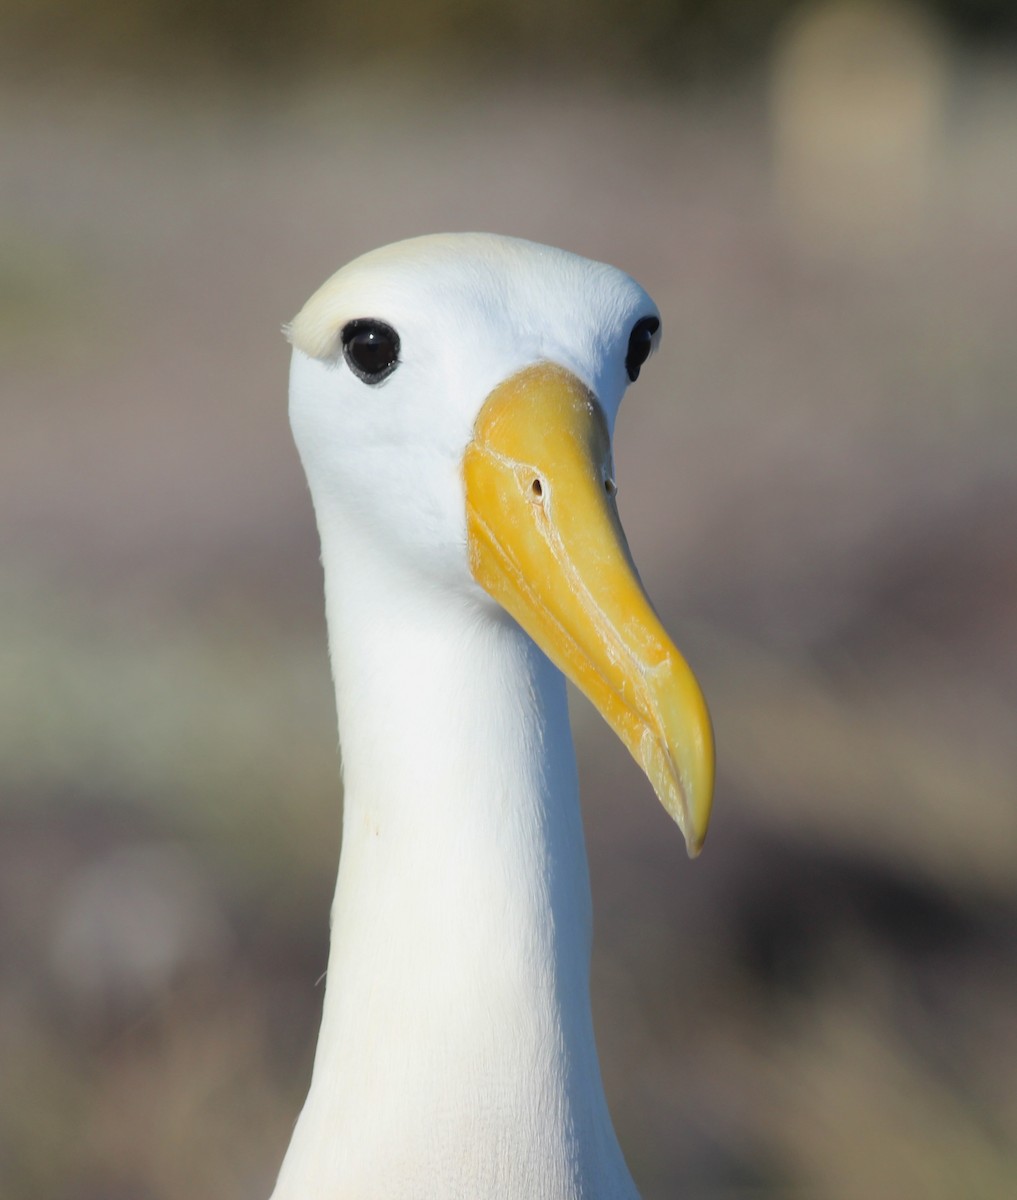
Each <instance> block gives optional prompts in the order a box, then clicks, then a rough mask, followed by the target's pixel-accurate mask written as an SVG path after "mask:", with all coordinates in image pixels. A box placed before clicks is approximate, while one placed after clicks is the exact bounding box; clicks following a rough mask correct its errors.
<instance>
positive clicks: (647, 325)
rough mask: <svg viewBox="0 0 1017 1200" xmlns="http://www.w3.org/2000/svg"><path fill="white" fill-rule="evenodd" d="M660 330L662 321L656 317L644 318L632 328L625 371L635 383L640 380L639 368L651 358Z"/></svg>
mask: <svg viewBox="0 0 1017 1200" xmlns="http://www.w3.org/2000/svg"><path fill="white" fill-rule="evenodd" d="M659 328H660V321H659V320H658V319H657V318H656V317H643V318H642V319H641V320H639V321H637V322H636V323H635V325H633V327H632V332H631V333H630V334H629V350H628V353H627V354H626V355H625V370H626V371H627V372H628V376H629V379H630V380H631V381H632V382H633V383H635V381H636V380H637V379H638V378H639V368H640V367H641V366H642V365H643V363H644V362H646V360H647V359H648V358H649V357H650V351H651V349H652V348H653V335H654V334H655V333H656V332H657V330H658V329H659Z"/></svg>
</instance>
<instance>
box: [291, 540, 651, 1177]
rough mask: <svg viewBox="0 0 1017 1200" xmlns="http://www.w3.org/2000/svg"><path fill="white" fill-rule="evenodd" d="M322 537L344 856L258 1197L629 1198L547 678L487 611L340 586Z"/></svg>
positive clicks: (369, 575) (361, 585)
mask: <svg viewBox="0 0 1017 1200" xmlns="http://www.w3.org/2000/svg"><path fill="white" fill-rule="evenodd" d="M322 534H323V547H324V556H323V557H324V562H325V567H326V594H327V603H328V617H329V628H330V641H331V649H332V658H333V670H334V674H335V679H336V696H337V705H338V710H339V723H340V739H341V744H342V754H343V775H344V784H345V797H344V816H343V846H342V854H341V859H340V867H339V877H338V882H337V887H336V894H335V901H334V906H333V912H332V940H331V949H330V954H329V964H328V975H327V982H326V990H325V1000H324V1011H323V1017H322V1027H321V1035H320V1039H319V1043H318V1050H317V1054H316V1058H315V1065H314V1073H313V1079H312V1083H311V1088H310V1093H309V1095H308V1099H307V1103H306V1105H305V1108H304V1111H303V1113H302V1114H301V1117H300V1121H299V1123H298V1126H297V1129H296V1132H295V1134H294V1138H293V1141H292V1143H291V1146H290V1150H289V1152H288V1154H287V1157H286V1161H285V1163H284V1165H283V1170H282V1173H281V1175H280V1179H279V1183H278V1185H277V1189H276V1192H275V1200H290V1198H291V1197H292V1198H294V1200H295V1198H296V1197H298V1196H300V1197H301V1198H302V1200H303V1198H306V1196H308V1195H311V1194H314V1195H315V1196H321V1197H323V1198H328V1197H332V1196H335V1197H336V1198H337V1200H338V1197H340V1196H342V1197H345V1196H355V1197H357V1198H358V1200H362V1198H365V1197H374V1196H377V1197H386V1198H392V1197H400V1196H406V1197H410V1196H412V1197H414V1198H415V1200H422V1198H424V1197H430V1196H433V1197H435V1198H436V1200H437V1198H438V1197H441V1198H442V1200H448V1198H449V1197H458V1196H462V1197H464V1198H465V1197H475V1198H478V1200H479V1198H494V1197H510V1196H511V1197H518V1196H523V1195H527V1196H541V1197H546V1198H547V1200H559V1198H560V1200H565V1198H566V1197H567V1198H569V1200H577V1198H579V1197H593V1196H605V1197H607V1196H610V1197H612V1198H615V1197H628V1196H635V1192H634V1189H633V1188H632V1185H631V1180H630V1178H629V1176H628V1172H627V1170H626V1168H625V1165H624V1162H623V1160H622V1158H621V1154H620V1151H619V1150H618V1147H617V1142H616V1140H615V1137H614V1133H613V1130H612V1128H611V1124H610V1118H609V1117H608V1114H607V1108H606V1103H605V1101H604V1096H603V1089H602V1085H601V1081H600V1073H599V1066H598V1063H597V1056H596V1049H595V1046H594V1039H593V1030H592V1021H591V1016H590V1002H589V953H590V898H589V883H588V877H587V865H586V855H585V849H584V844H583V835H582V826H581V821H580V815H579V806H578V789H577V782H576V773H575V759H574V754H573V750H572V742H571V736H570V733H569V727H568V713H567V706H566V697H565V688H564V683H563V681H562V679H561V676H560V675H559V673H558V672H557V671H556V670H555V669H554V668H553V667H552V666H551V665H550V664H549V663H548V662H547V660H546V659H545V658H544V656H543V655H542V654H541V653H540V652H539V651H538V650H537V649H536V647H535V646H534V645H533V643H532V642H531V641H530V640H529V638H528V637H527V636H526V635H525V634H523V633H522V631H521V630H520V629H519V628H518V626H516V625H515V623H514V622H513V621H511V619H509V618H507V617H504V616H502V615H500V614H498V613H497V612H496V611H495V610H494V608H493V606H490V605H487V606H485V605H478V603H477V602H476V601H475V600H474V599H472V598H470V597H462V598H460V599H459V600H458V601H457V600H455V599H454V598H452V597H450V596H448V595H444V594H442V593H440V592H437V591H435V592H431V591H429V590H428V589H426V588H421V587H419V586H418V587H408V586H405V583H406V581H399V582H400V583H401V585H399V586H397V585H396V583H397V581H394V580H392V579H390V578H387V571H386V569H384V568H383V566H382V564H379V563H376V562H374V561H373V560H372V559H371V558H370V556H369V555H368V554H366V553H365V554H363V555H362V557H361V558H360V560H359V561H358V562H357V567H356V570H350V569H346V570H342V569H340V568H341V564H348V563H349V562H350V558H349V554H350V552H351V550H352V547H350V545H349V542H348V540H347V541H345V542H344V544H343V546H342V550H343V553H342V557H341V558H340V554H339V550H340V547H339V546H337V545H335V544H333V543H332V542H330V538H329V536H328V531H327V530H326V529H324V528H323V529H322ZM354 552H355V551H354ZM312 1182H313V1192H312V1191H309V1190H308V1188H309V1187H310V1185H311V1184H312ZM323 1184H324V1187H323Z"/></svg>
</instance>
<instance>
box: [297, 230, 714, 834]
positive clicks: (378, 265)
mask: <svg viewBox="0 0 1017 1200" xmlns="http://www.w3.org/2000/svg"><path fill="white" fill-rule="evenodd" d="M289 334H290V339H291V341H292V343H293V346H294V356H293V367H292V376H291V389H290V416H291V421H292V424H293V430H294V435H295V437H296V441H297V446H298V449H299V451H300V455H301V458H302V460H303V463H304V467H305V470H306V472H307V476H308V479H309V481H310V486H311V492H312V495H313V498H314V503H315V507H316V510H317V512H318V518H319V522H321V521H339V522H342V523H343V524H345V525H346V526H347V527H356V528H357V529H358V530H359V531H360V533H361V535H362V537H361V541H362V542H363V541H364V540H365V539H366V541H367V542H368V543H369V544H370V545H371V546H372V551H373V552H374V553H376V554H378V555H381V556H387V557H388V558H389V559H390V560H391V566H392V567H393V568H394V569H398V571H399V572H400V573H402V574H405V573H406V572H409V574H410V577H411V579H414V580H415V581H416V582H417V584H418V585H419V586H420V587H426V588H430V589H435V588H437V589H443V590H447V591H448V592H449V593H450V594H453V595H455V597H456V598H457V600H458V601H460V602H462V603H464V604H466V605H467V606H469V607H471V608H472V609H474V610H475V612H476V613H477V615H478V617H481V618H482V617H483V615H484V614H487V615H489V616H494V615H495V612H496V610H495V609H494V605H495V604H496V605H498V606H500V608H501V609H503V610H505V611H506V612H507V613H508V614H509V615H510V616H511V617H513V618H514V619H515V620H516V621H517V622H518V623H519V625H521V626H522V628H523V629H524V630H525V631H526V632H527V633H528V634H529V636H530V637H531V638H533V640H534V641H535V642H536V643H537V645H538V646H539V647H540V648H541V649H542V650H543V651H544V653H545V654H546V655H547V656H548V658H550V659H551V661H552V662H554V663H555V665H556V666H557V667H558V668H559V669H560V670H561V671H563V672H564V673H565V674H566V675H567V676H568V677H569V678H570V679H571V680H572V681H573V682H574V683H575V684H576V685H577V686H578V687H579V688H580V689H581V690H582V691H583V692H584V693H585V694H586V695H587V696H588V697H589V698H590V700H591V701H592V702H593V703H594V705H595V706H596V707H597V708H598V709H599V711H600V712H601V713H602V715H603V716H604V718H605V719H606V720H607V721H608V723H609V724H610V725H611V727H612V728H613V729H614V730H615V732H616V733H617V734H618V735H619V737H620V738H621V739H622V741H623V742H624V743H625V745H626V746H627V747H628V749H629V750H630V751H631V753H632V755H633V756H634V757H635V759H636V761H637V762H638V763H639V764H640V765H641V766H642V768H643V770H644V771H645V772H646V774H647V776H648V777H649V779H650V782H651V783H652V784H653V787H654V789H655V791H656V793H657V795H658V797H659V798H660V800H661V803H662V804H663V805H664V807H665V808H666V809H667V811H668V812H669V813H670V814H671V816H672V817H673V818H674V819H675V820H676V821H677V822H678V824H679V826H680V827H681V829H682V831H683V833H684V835H685V839H686V843H687V845H688V848H689V852H690V854H696V853H698V851H699V849H700V847H701V845H702V842H703V838H704V837H705V834H706V826H707V822H708V819H709V813H710V804H711V796H712V790H713V738H712V733H711V728H710V720H709V716H708V713H707V710H706V705H705V702H704V700H703V696H702V693H701V691H700V689H699V686H698V684H697V683H696V680H695V678H694V676H693V675H692V673H691V671H690V670H689V667H688V666H687V665H686V663H685V660H684V659H683V658H682V656H681V655H680V654H679V652H678V650H677V649H676V648H675V647H674V645H673V644H672V642H671V641H670V639H669V638H668V636H667V634H666V633H665V631H664V629H663V628H662V626H661V624H660V621H659V620H658V618H657V615H656V613H655V612H654V610H653V608H652V606H651V605H650V602H649V600H648V599H647V597H646V595H645V593H644V591H643V588H642V585H641V583H640V581H639V577H638V575H637V573H636V570H635V567H634V565H633V563H632V560H631V557H630V555H629V550H628V546H627V544H626V541H625V536H624V534H623V532H622V528H621V525H620V523H619V520H618V513H617V509H616V506H615V497H614V493H615V483H614V470H613V466H612V462H611V431H612V429H613V427H614V419H615V415H616V413H617V410H618V405H619V402H620V400H621V397H622V393H623V392H624V391H625V388H626V387H627V385H628V384H629V383H630V382H631V381H632V380H634V379H635V378H636V376H637V375H638V373H639V369H640V367H641V366H642V365H643V363H644V362H645V360H646V359H647V358H648V356H649V354H650V353H651V352H652V350H653V349H655V348H656V345H657V342H658V340H659V337H660V318H659V315H658V313H657V308H656V306H655V305H654V303H653V301H652V300H651V299H650V297H649V296H648V295H647V294H646V292H644V291H643V289H642V288H641V287H639V285H638V284H636V283H635V282H634V281H633V280H632V279H630V278H629V277H628V276H627V275H625V274H623V273H622V272H621V271H618V270H616V269H615V268H613V267H609V266H605V265H604V264H602V263H595V262H591V261H589V260H588V259H584V258H580V257H578V256H577V255H573V254H568V253H566V252H564V251H561V250H554V249H551V248H550V247H547V246H539V245H535V244H533V243H530V242H525V241H519V240H516V239H512V238H503V237H494V236H491V235H484V234H455V235H443V236H435V237H425V238H415V239H412V240H410V241H406V242H400V243H397V244H395V245H392V246H387V247H385V248H384V249H381V250H376V251H374V252H373V253H371V254H367V255H365V256H364V257H362V258H359V259H357V260H356V261H354V262H353V263H351V264H349V265H348V266H346V267H344V268H343V269H342V270H341V271H339V272H338V273H337V274H336V275H334V276H333V277H332V278H331V279H330V280H328V282H326V283H325V284H324V285H323V286H322V287H321V288H320V289H319V290H318V291H317V292H316V293H315V294H314V295H313V296H312V297H311V299H310V300H309V301H308V302H307V304H306V305H305V306H304V308H303V309H302V310H301V312H300V313H299V314H298V315H297V317H296V318H295V319H294V321H293V323H292V325H291V326H290V329H289ZM498 619H503V618H501V616H500V613H499V614H498Z"/></svg>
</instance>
